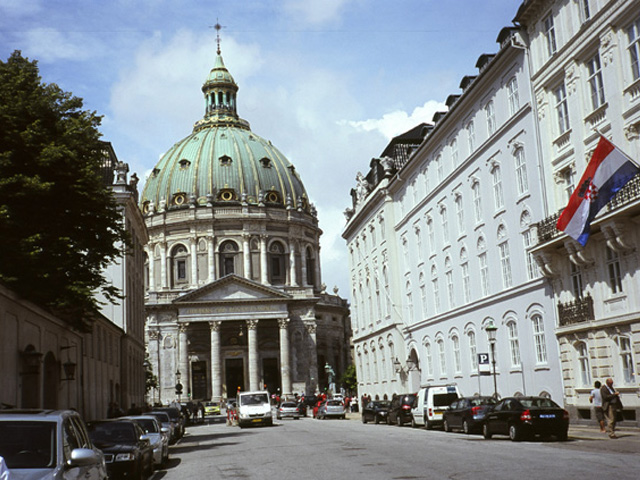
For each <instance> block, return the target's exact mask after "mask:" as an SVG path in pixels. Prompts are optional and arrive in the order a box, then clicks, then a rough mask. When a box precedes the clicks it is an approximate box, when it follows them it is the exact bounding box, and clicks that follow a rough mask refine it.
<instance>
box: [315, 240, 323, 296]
mask: <svg viewBox="0 0 640 480" xmlns="http://www.w3.org/2000/svg"><path fill="white" fill-rule="evenodd" d="M314 263H315V265H316V271H315V272H314V275H315V277H314V278H315V279H316V288H321V285H322V272H321V271H320V244H319V243H318V250H316V261H315V262H314Z"/></svg>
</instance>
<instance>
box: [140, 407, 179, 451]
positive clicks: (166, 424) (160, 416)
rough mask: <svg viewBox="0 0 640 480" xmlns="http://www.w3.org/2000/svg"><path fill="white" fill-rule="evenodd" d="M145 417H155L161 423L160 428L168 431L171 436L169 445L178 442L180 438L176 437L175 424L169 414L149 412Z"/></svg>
mask: <svg viewBox="0 0 640 480" xmlns="http://www.w3.org/2000/svg"><path fill="white" fill-rule="evenodd" d="M145 415H151V416H153V417H155V418H156V419H157V420H158V422H160V426H161V427H162V428H165V429H167V431H168V434H169V445H173V444H174V443H176V442H177V441H178V437H177V435H176V429H175V426H174V425H173V423H172V422H171V418H169V414H168V413H167V412H156V411H152V412H148V413H146V414H145Z"/></svg>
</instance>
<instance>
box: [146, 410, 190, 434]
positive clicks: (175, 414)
mask: <svg viewBox="0 0 640 480" xmlns="http://www.w3.org/2000/svg"><path fill="white" fill-rule="evenodd" d="M153 410H154V411H156V412H166V413H167V414H168V415H169V418H170V419H171V423H173V424H174V427H175V429H176V438H178V439H180V438H182V437H183V436H184V432H185V430H186V424H187V419H186V418H185V416H184V415H183V414H182V411H181V410H180V409H179V408H177V407H154V409H153Z"/></svg>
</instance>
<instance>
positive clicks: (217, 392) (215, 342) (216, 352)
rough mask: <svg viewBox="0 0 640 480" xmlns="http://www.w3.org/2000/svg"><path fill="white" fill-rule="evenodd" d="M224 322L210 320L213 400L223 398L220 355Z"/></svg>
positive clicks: (216, 400) (217, 400)
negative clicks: (221, 328)
mask: <svg viewBox="0 0 640 480" xmlns="http://www.w3.org/2000/svg"><path fill="white" fill-rule="evenodd" d="M221 324H222V322H209V326H210V327H211V401H213V402H219V401H220V399H221V398H222V358H221V357H220V325H221Z"/></svg>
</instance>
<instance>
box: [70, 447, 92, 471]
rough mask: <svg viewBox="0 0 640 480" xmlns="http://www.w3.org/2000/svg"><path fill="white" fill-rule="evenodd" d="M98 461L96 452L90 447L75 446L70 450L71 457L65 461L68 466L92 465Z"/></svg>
mask: <svg viewBox="0 0 640 480" xmlns="http://www.w3.org/2000/svg"><path fill="white" fill-rule="evenodd" d="M99 461H100V459H99V456H98V453H97V452H95V451H94V450H91V449H90V448H75V449H73V450H72V451H71V458H70V459H69V460H68V461H67V466H68V467H81V466H84V465H93V464H95V463H98V462H99Z"/></svg>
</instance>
